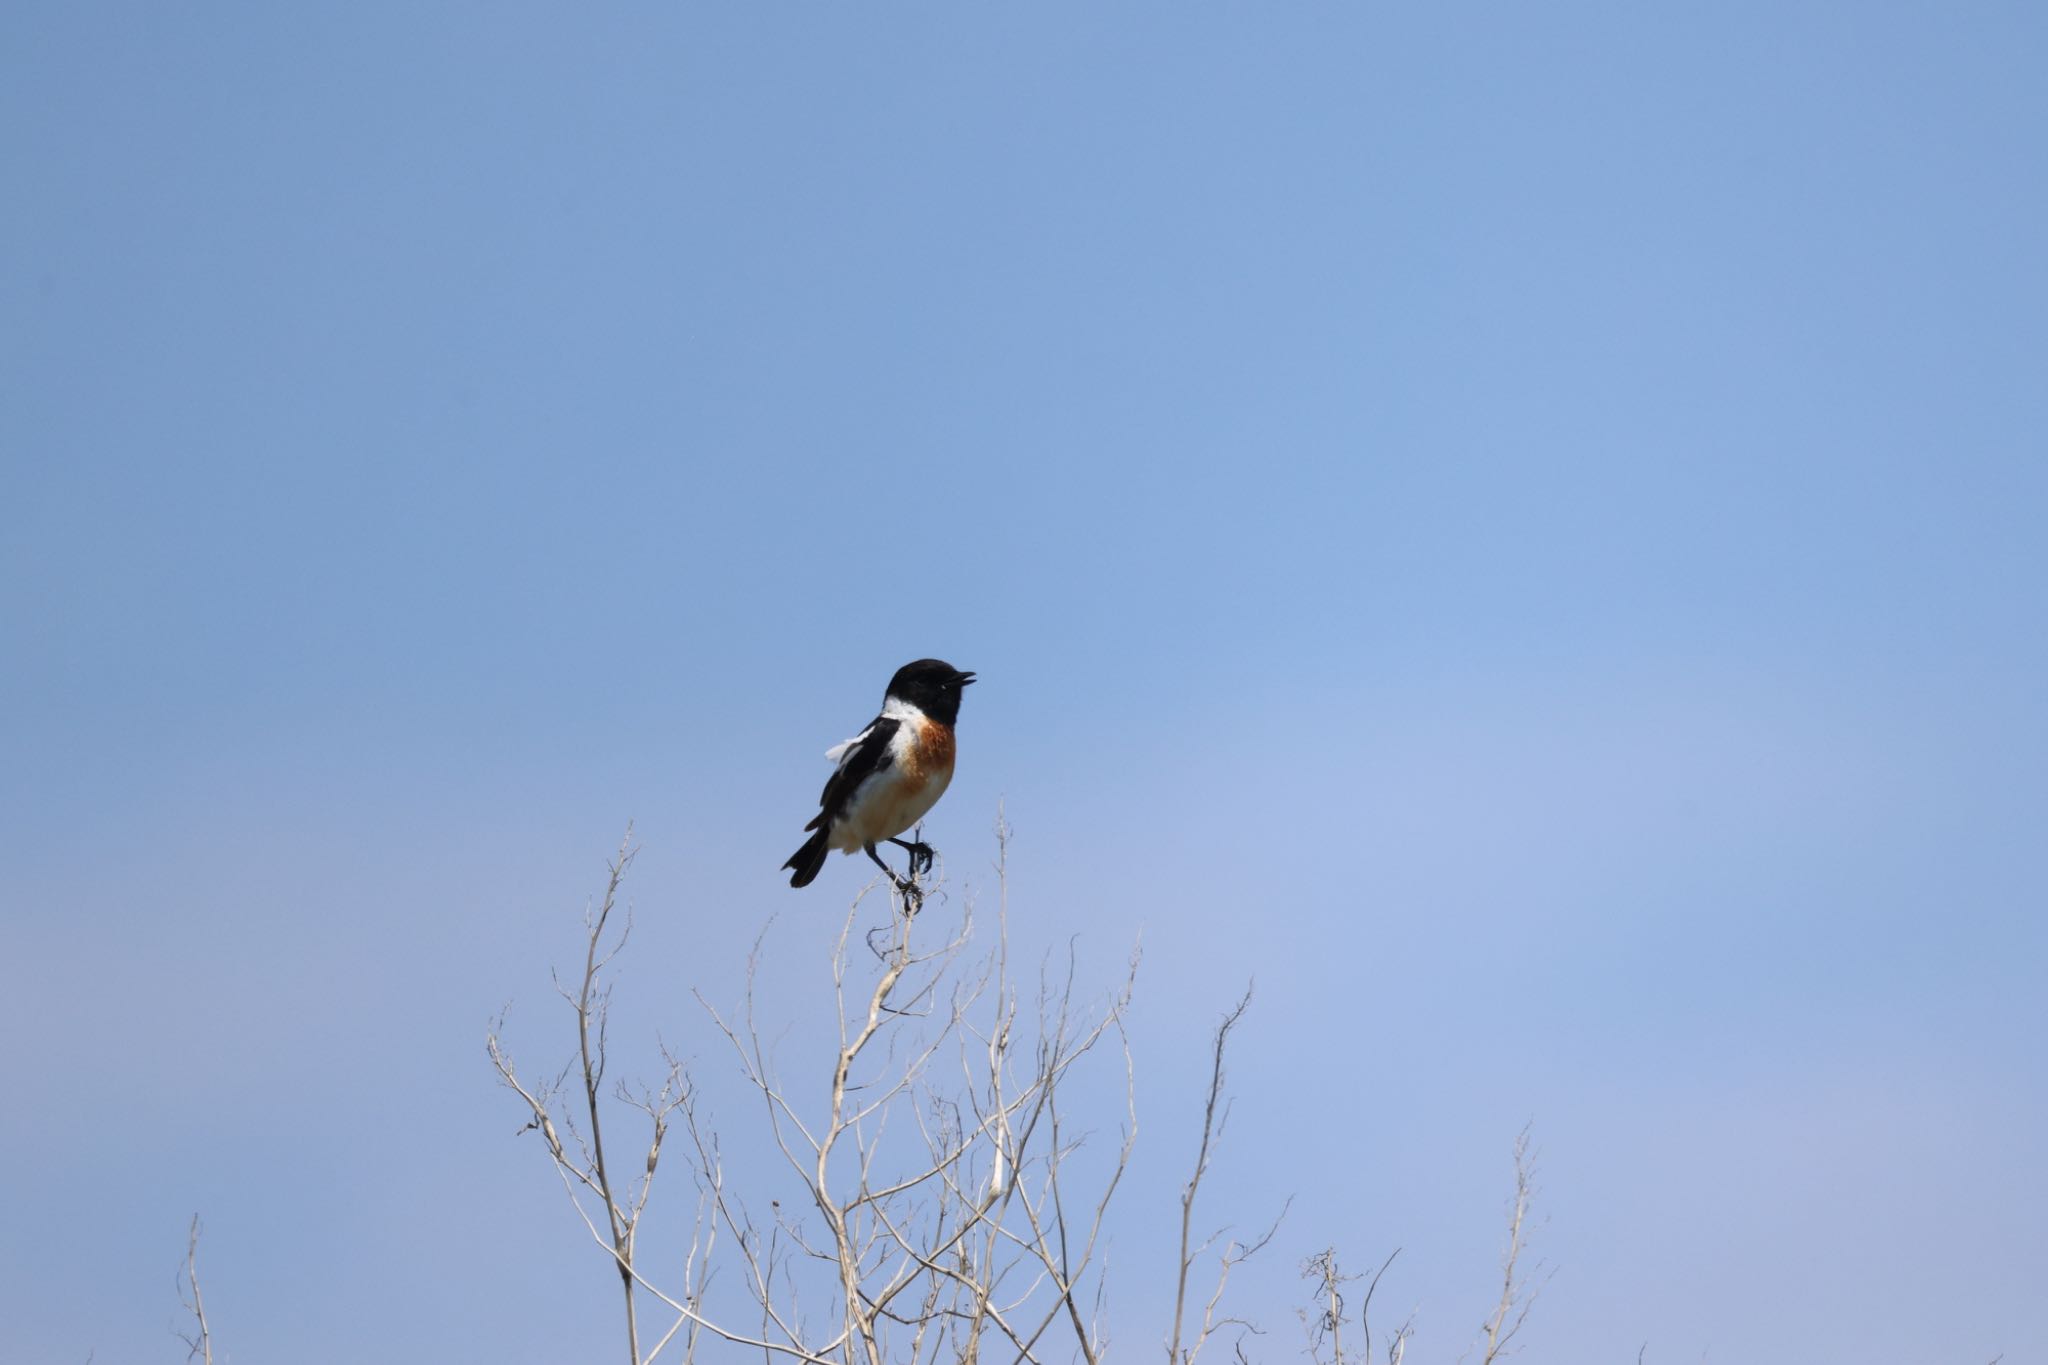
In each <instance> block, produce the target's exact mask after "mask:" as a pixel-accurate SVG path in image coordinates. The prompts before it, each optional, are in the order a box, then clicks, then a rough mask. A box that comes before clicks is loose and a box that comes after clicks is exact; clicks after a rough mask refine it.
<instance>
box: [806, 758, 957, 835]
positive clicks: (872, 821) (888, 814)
mask: <svg viewBox="0 0 2048 1365" xmlns="http://www.w3.org/2000/svg"><path fill="white" fill-rule="evenodd" d="M952 781H953V773H952V770H951V769H946V770H943V771H940V772H935V773H933V774H931V775H930V776H929V777H927V778H925V780H924V781H923V782H922V783H921V784H919V785H918V786H917V788H916V790H912V789H911V786H910V784H909V783H907V782H905V781H904V780H903V775H902V773H900V772H898V771H894V770H891V771H887V772H882V773H877V774H876V775H875V776H873V777H871V778H869V779H868V780H867V781H866V782H863V783H862V784H861V786H860V790H859V791H857V792H855V793H854V794H853V800H851V801H849V802H847V805H846V813H845V814H844V815H842V816H841V817H840V818H839V819H838V820H836V821H834V822H833V825H832V847H834V848H836V849H840V850H842V851H844V852H847V853H852V852H854V851H855V850H856V849H858V848H860V847H861V846H862V845H864V844H879V843H880V842H882V840H884V839H893V838H895V837H896V836H897V835H899V834H901V833H903V831H905V830H907V829H909V828H911V827H912V826H913V825H915V824H916V823H917V822H918V821H920V820H922V819H924V817H925V815H926V814H927V813H928V812H929V811H930V810H931V808H932V807H933V806H935V805H937V804H938V801H939V798H940V797H941V796H944V795H945V794H946V788H947V787H948V786H949V785H951V784H952Z"/></svg>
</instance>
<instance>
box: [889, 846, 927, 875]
mask: <svg viewBox="0 0 2048 1365" xmlns="http://www.w3.org/2000/svg"><path fill="white" fill-rule="evenodd" d="M889 842H890V843H892V844H894V845H896V847H898V848H902V849H908V850H909V851H910V875H911V878H912V880H915V879H916V878H918V877H921V876H923V875H924V874H925V873H927V872H929V871H931V870H932V860H933V858H935V857H937V856H938V855H936V854H935V853H933V852H932V846H931V845H930V844H928V843H926V842H924V840H922V839H912V840H910V841H909V842H908V843H906V842H904V841H903V840H901V839H891V840H890V841H889Z"/></svg>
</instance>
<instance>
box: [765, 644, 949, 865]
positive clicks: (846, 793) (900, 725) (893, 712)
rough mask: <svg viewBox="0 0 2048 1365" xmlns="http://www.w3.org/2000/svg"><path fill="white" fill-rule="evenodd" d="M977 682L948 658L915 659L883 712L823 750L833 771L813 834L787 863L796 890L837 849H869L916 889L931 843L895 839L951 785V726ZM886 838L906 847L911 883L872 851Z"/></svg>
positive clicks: (892, 684)
mask: <svg viewBox="0 0 2048 1365" xmlns="http://www.w3.org/2000/svg"><path fill="white" fill-rule="evenodd" d="M973 681H974V674H972V673H969V672H965V671H963V670H961V669H958V668H955V667H953V665H951V664H949V663H947V662H946V661H945V660H943V659H918V660H915V661H913V662H911V663H907V664H905V665H903V667H901V668H899V669H897V670H896V676H894V677H893V678H891V679H889V688H888V690H887V691H886V692H884V693H883V694H882V714H881V715H879V716H876V717H875V718H874V719H873V720H871V721H869V722H868V726H867V728H866V729H865V730H862V731H861V732H860V733H859V734H857V735H855V736H854V737H853V738H852V739H849V740H847V741H846V742H845V743H844V744H837V745H834V746H833V747H832V748H830V749H828V750H826V752H825V757H826V758H828V759H830V760H831V761H832V763H833V765H834V766H833V769H832V776H831V777H829V778H827V779H826V781H825V790H824V791H823V792H822V793H821V794H820V795H819V797H818V813H817V815H816V816H814V817H813V818H812V820H811V823H809V824H808V825H805V826H804V828H805V829H807V830H811V831H813V833H812V835H811V837H810V838H808V839H806V840H804V846H803V847H802V848H800V849H798V850H797V851H796V852H795V853H792V854H791V855H790V857H789V861H788V862H786V863H784V864H783V865H782V866H783V868H784V869H785V870H786V871H788V872H789V874H790V877H789V884H790V885H791V886H809V885H810V884H811V880H812V879H813V878H815V877H816V876H817V875H818V869H819V868H821V867H823V866H824V865H825V855H826V854H827V853H829V852H830V851H831V850H833V849H835V848H836V849H838V850H839V851H840V852H842V853H851V852H853V851H854V850H855V849H862V850H864V851H865V852H866V853H867V855H868V857H870V858H872V859H874V862H875V866H877V867H879V868H881V869H882V871H884V872H886V873H888V875H889V880H890V882H891V883H893V884H894V885H895V887H896V889H897V890H898V891H908V890H910V889H911V887H912V886H913V884H914V883H915V882H916V880H917V877H918V874H919V873H920V872H922V871H924V870H925V869H927V868H929V867H930V866H931V865H932V856H933V855H932V850H931V846H930V845H929V844H925V843H921V842H906V841H904V840H902V839H899V838H898V837H897V836H898V835H900V834H902V833H903V831H904V830H907V829H909V828H911V827H912V826H913V825H915V824H916V823H917V822H918V821H920V820H922V819H924V817H925V814H926V812H928V811H930V810H931V808H932V807H933V806H934V805H935V804H937V802H938V799H939V798H940V797H941V796H943V795H945V793H946V787H947V785H948V784H949V783H951V782H952V780H953V726H954V723H955V722H956V721H958V720H959V718H960V693H961V689H963V688H965V687H966V686H967V685H968V684H970V683H972V682H973ZM884 840H887V841H888V842H889V843H892V844H895V845H896V846H897V847H898V848H902V849H905V850H908V852H909V854H910V876H909V877H908V878H907V879H906V878H902V877H898V876H897V875H896V873H895V870H894V869H893V868H891V867H890V866H889V864H887V863H885V862H883V861H882V855H881V854H879V853H877V852H876V851H875V845H876V844H878V843H881V842H883V841H884Z"/></svg>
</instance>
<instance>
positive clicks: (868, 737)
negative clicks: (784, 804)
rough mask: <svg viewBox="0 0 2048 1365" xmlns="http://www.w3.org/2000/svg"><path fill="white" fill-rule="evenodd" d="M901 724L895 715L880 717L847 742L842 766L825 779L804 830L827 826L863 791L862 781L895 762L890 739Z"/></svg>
mask: <svg viewBox="0 0 2048 1365" xmlns="http://www.w3.org/2000/svg"><path fill="white" fill-rule="evenodd" d="M902 723H903V722H901V721H899V720H897V719H896V718H895V717H894V716H877V717H875V719H874V721H873V723H871V724H870V725H869V726H868V728H867V729H865V730H863V731H861V732H860V734H859V735H858V736H856V737H855V738H853V739H850V740H848V741H847V748H846V752H845V753H843V754H841V755H840V756H839V767H838V768H837V769H836V770H835V771H834V772H833V774H832V776H830V777H828V778H826V779H825V790H824V791H823V792H821V793H820V794H819V796H818V816H817V818H816V819H815V820H813V821H811V823H809V824H808V825H805V826H804V828H805V829H826V828H828V827H829V826H830V823H831V822H832V821H833V820H835V819H837V818H838V816H839V813H840V811H842V810H844V809H845V807H846V803H847V801H848V800H849V799H851V797H852V796H853V794H854V793H855V792H857V791H859V790H860V784H861V783H863V782H865V781H867V780H868V779H869V778H870V777H872V776H874V775H875V774H876V773H878V772H881V771H882V770H883V769H884V768H886V767H888V766H889V765H890V764H892V763H894V762H895V761H896V755H895V752H894V750H893V749H892V748H891V746H890V743H889V741H890V740H892V739H894V738H895V735H896V729H897V727H898V726H900V725H901V724H902Z"/></svg>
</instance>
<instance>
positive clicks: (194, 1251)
mask: <svg viewBox="0 0 2048 1365" xmlns="http://www.w3.org/2000/svg"><path fill="white" fill-rule="evenodd" d="M178 1302H180V1303H182V1304H183V1305H184V1306H185V1310H186V1311H187V1312H189V1313H190V1314H191V1315H192V1321H193V1330H192V1331H191V1332H189V1333H186V1332H180V1333H179V1334H178V1338H179V1340H181V1341H183V1342H184V1343H185V1359H186V1360H187V1361H188V1362H189V1361H195V1360H196V1361H198V1362H199V1365H213V1329H212V1328H210V1327H208V1326H207V1324H206V1299H205V1296H204V1295H202V1294H201V1293H200V1292H199V1215H198V1214H196V1213H195V1214H193V1215H192V1226H191V1228H190V1230H189V1231H188V1232H187V1233H186V1236H185V1264H184V1266H183V1267H182V1268H181V1269H180V1270H179V1272H178Z"/></svg>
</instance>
